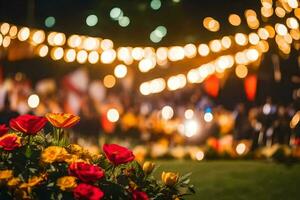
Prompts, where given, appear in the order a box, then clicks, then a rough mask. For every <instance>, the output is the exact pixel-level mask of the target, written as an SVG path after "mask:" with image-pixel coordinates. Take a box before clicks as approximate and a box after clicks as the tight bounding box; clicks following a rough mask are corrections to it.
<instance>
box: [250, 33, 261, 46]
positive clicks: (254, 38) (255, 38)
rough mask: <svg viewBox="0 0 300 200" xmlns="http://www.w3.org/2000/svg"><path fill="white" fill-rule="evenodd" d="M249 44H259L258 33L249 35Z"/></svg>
mask: <svg viewBox="0 0 300 200" xmlns="http://www.w3.org/2000/svg"><path fill="white" fill-rule="evenodd" d="M249 42H250V44H253V45H256V44H258V42H259V36H258V35H257V34H256V33H250V34H249Z"/></svg>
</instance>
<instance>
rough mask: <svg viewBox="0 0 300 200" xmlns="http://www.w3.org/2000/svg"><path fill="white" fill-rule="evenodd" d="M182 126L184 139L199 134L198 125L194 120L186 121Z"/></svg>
mask: <svg viewBox="0 0 300 200" xmlns="http://www.w3.org/2000/svg"><path fill="white" fill-rule="evenodd" d="M183 125H184V135H185V136H186V137H193V136H195V135H196V134H197V133H198V132H199V124H198V122H197V121H196V120H194V119H190V120H186V121H185V122H184V124H183Z"/></svg>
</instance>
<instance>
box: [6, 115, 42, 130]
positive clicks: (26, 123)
mask: <svg viewBox="0 0 300 200" xmlns="http://www.w3.org/2000/svg"><path fill="white" fill-rule="evenodd" d="M46 123H47V119H46V118H45V117H38V116H34V115H21V116H19V117H17V118H14V119H11V120H10V122H9V125H10V127H11V128H12V129H14V130H16V131H20V132H23V133H26V134H29V135H34V134H36V133H37V132H39V131H40V130H41V129H42V128H44V126H45V125H46Z"/></svg>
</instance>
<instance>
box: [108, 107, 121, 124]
mask: <svg viewBox="0 0 300 200" xmlns="http://www.w3.org/2000/svg"><path fill="white" fill-rule="evenodd" d="M106 117H107V119H108V121H110V122H117V121H118V120H119V118H120V114H119V112H118V110H117V109H115V108H111V109H109V110H108V111H107V114H106Z"/></svg>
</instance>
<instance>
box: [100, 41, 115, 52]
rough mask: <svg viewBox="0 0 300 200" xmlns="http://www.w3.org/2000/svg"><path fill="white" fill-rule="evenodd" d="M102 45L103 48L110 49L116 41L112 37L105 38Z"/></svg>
mask: <svg viewBox="0 0 300 200" xmlns="http://www.w3.org/2000/svg"><path fill="white" fill-rule="evenodd" d="M100 46H101V48H102V49H103V50H108V49H112V48H113V47H114V43H113V42H112V41H111V40H110V39H104V40H102V41H101V45H100Z"/></svg>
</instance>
